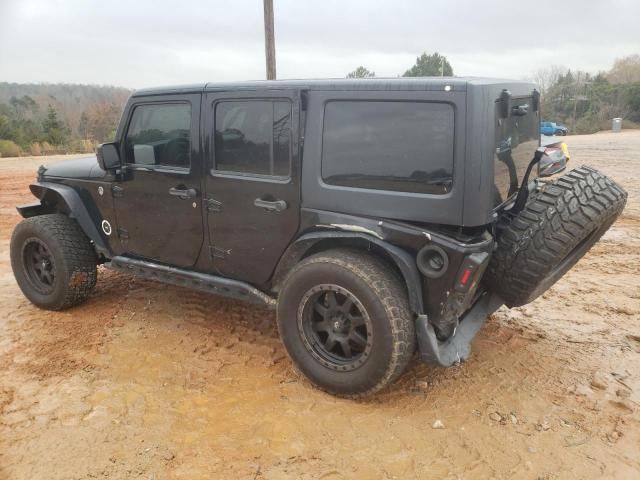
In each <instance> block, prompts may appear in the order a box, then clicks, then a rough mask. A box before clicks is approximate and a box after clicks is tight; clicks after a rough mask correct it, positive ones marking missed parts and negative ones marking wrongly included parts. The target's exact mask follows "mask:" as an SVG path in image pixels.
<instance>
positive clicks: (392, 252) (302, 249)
mask: <svg viewBox="0 0 640 480" xmlns="http://www.w3.org/2000/svg"><path fill="white" fill-rule="evenodd" d="M349 239H350V240H353V239H359V240H364V241H366V242H369V243H371V244H374V245H376V246H377V247H379V248H381V249H382V250H384V252H385V253H386V254H387V255H388V257H389V258H390V259H391V261H393V263H394V264H395V266H396V267H397V268H398V270H399V271H400V273H401V274H402V277H403V280H404V282H405V286H406V288H407V294H408V296H409V306H410V307H411V310H412V312H413V313H415V314H416V315H420V314H422V313H424V306H423V299H422V277H421V276H420V273H419V272H418V267H417V266H416V262H415V259H414V258H413V257H412V256H411V255H410V254H409V253H408V252H406V251H404V250H402V249H400V248H398V247H396V246H394V245H391V244H390V243H388V242H385V241H384V240H381V239H379V238H375V237H373V236H371V235H367V234H366V233H359V232H312V233H307V234H304V235H302V236H300V237H299V238H298V239H297V240H296V241H295V242H293V243H292V244H291V245H289V247H288V248H287V250H286V251H285V252H284V254H283V255H282V258H281V259H280V262H279V263H278V266H277V267H276V271H275V273H274V275H273V280H272V282H271V284H272V289H273V290H275V291H277V290H278V289H279V286H280V285H281V283H282V282H283V281H284V279H285V278H286V276H287V274H288V273H289V271H290V270H291V268H293V266H294V265H296V264H297V263H298V262H299V261H300V260H301V259H302V258H304V257H305V256H307V253H308V252H309V250H310V249H311V248H312V247H313V246H314V245H316V244H318V243H319V242H321V241H323V240H349Z"/></svg>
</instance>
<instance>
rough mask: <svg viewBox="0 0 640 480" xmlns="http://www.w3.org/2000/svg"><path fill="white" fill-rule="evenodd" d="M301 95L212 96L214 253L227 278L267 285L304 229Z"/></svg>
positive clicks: (210, 218)
mask: <svg viewBox="0 0 640 480" xmlns="http://www.w3.org/2000/svg"><path fill="white" fill-rule="evenodd" d="M299 108H300V101H299V96H298V94H296V92H293V91H270V92H268V93H246V94H245V93H243V94H242V95H239V94H237V93H236V94H229V93H208V94H206V97H205V112H206V114H205V120H204V124H205V129H206V135H207V136H208V141H207V153H208V155H207V156H208V161H209V172H208V175H207V179H206V205H207V224H208V233H209V242H210V246H209V250H210V255H211V257H212V259H213V263H214V266H215V268H216V269H217V270H218V272H219V273H220V274H221V275H224V276H227V277H230V278H234V279H238V280H244V281H247V282H250V283H254V284H264V283H266V282H267V281H268V280H269V278H270V276H271V274H272V272H273V270H274V268H275V266H276V264H277V262H278V260H279V258H280V256H281V255H282V253H283V252H284V250H285V249H286V247H287V246H288V244H289V242H290V241H291V239H292V238H293V237H294V235H295V234H296V232H297V230H298V225H299V210H300V208H299V205H300V183H299V174H300V165H299V156H298V132H299V130H298V128H299V123H300V122H299Z"/></svg>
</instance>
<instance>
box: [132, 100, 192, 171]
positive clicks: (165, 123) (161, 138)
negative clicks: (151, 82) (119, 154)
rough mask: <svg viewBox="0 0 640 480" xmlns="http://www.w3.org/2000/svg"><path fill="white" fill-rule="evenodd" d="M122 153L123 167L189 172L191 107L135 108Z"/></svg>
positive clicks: (155, 105)
mask: <svg viewBox="0 0 640 480" xmlns="http://www.w3.org/2000/svg"><path fill="white" fill-rule="evenodd" d="M125 150H126V152H125V155H126V161H127V163H132V164H135V165H144V166H147V167H150V166H154V165H160V166H166V167H180V168H189V165H190V152H191V105H189V104H186V103H166V104H149V105H139V106H137V107H135V109H134V110H133V116H132V117H131V122H130V123H129V129H128V131H127V136H126V140H125Z"/></svg>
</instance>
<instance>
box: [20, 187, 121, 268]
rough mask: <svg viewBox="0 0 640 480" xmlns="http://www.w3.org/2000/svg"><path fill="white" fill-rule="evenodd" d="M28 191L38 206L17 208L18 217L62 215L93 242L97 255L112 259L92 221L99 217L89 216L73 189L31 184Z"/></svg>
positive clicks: (103, 239)
mask: <svg viewBox="0 0 640 480" xmlns="http://www.w3.org/2000/svg"><path fill="white" fill-rule="evenodd" d="M29 189H30V190H31V193H33V195H34V196H36V197H37V198H38V199H39V200H40V205H37V204H35V205H34V204H31V205H25V206H20V207H17V209H18V213H20V215H22V216H23V217H24V218H28V217H33V216H36V215H45V214H48V213H54V212H60V213H64V214H66V215H67V216H68V217H69V218H73V219H74V220H75V221H77V222H78V224H79V225H80V228H81V229H82V231H83V232H84V233H85V235H86V236H87V237H89V239H90V240H91V241H92V242H93V245H94V247H95V249H96V252H97V253H98V254H99V255H103V256H105V257H107V258H111V257H112V252H111V249H110V248H109V245H108V243H107V241H106V240H105V238H104V236H103V235H102V233H101V232H100V230H99V229H98V227H97V226H96V223H95V222H94V221H93V218H99V216H94V217H92V216H91V214H90V213H89V210H88V208H87V205H86V203H85V202H83V200H82V199H81V198H80V194H79V193H78V192H77V191H76V190H75V189H74V188H72V187H70V186H68V185H62V184H58V183H51V182H39V183H34V184H31V185H30V186H29ZM91 205H93V204H91ZM96 215H97V212H96Z"/></svg>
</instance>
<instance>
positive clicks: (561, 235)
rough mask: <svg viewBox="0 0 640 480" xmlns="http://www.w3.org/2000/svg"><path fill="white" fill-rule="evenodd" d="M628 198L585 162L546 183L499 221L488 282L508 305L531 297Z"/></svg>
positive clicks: (581, 251)
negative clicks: (519, 208) (513, 212)
mask: <svg viewBox="0 0 640 480" xmlns="http://www.w3.org/2000/svg"><path fill="white" fill-rule="evenodd" d="M626 199H627V193H626V192H625V191H624V190H623V189H622V188H620V186H619V185H618V184H616V183H615V182H613V181H612V180H611V179H609V178H608V177H606V176H605V175H602V174H601V173H600V172H598V171H596V170H594V169H592V168H589V167H585V166H583V167H580V168H577V169H575V170H572V171H570V172H569V173H567V174H565V175H563V176H561V177H560V178H558V179H557V180H556V181H554V182H550V183H547V184H545V185H544V186H543V187H542V188H541V190H540V191H538V192H535V193H533V194H532V196H531V197H530V199H529V200H528V201H527V204H526V205H525V208H524V209H523V210H522V211H521V212H519V213H517V214H515V215H509V214H506V215H505V218H503V219H502V220H501V222H500V224H499V225H498V248H497V250H496V251H495V252H494V254H493V256H492V258H491V261H490V263H489V267H488V269H487V273H486V274H485V277H484V281H485V282H486V284H487V286H488V287H489V288H490V289H491V290H493V291H495V292H496V293H498V294H499V295H500V296H501V297H502V298H503V299H504V301H505V303H506V304H507V306H509V307H517V306H520V305H524V304H526V303H529V302H531V301H533V300H535V299H536V298H537V297H539V296H540V295H541V294H542V293H544V292H545V291H546V290H547V289H548V288H549V287H551V286H552V285H553V284H554V283H556V282H557V281H558V280H559V279H560V278H561V277H562V276H563V275H564V274H565V273H566V272H567V271H569V270H570V269H571V267H573V266H574V265H575V264H576V263H577V262H578V260H580V258H582V256H583V255H584V254H585V253H587V251H589V249H590V248H591V247H592V246H593V245H594V244H595V243H596V242H597V241H598V240H599V239H600V237H601V236H602V235H603V234H604V233H605V232H606V231H607V230H608V229H609V227H610V226H611V224H612V223H613V222H614V221H615V220H616V218H617V217H618V215H620V212H622V210H623V208H624V205H625V203H626Z"/></svg>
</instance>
